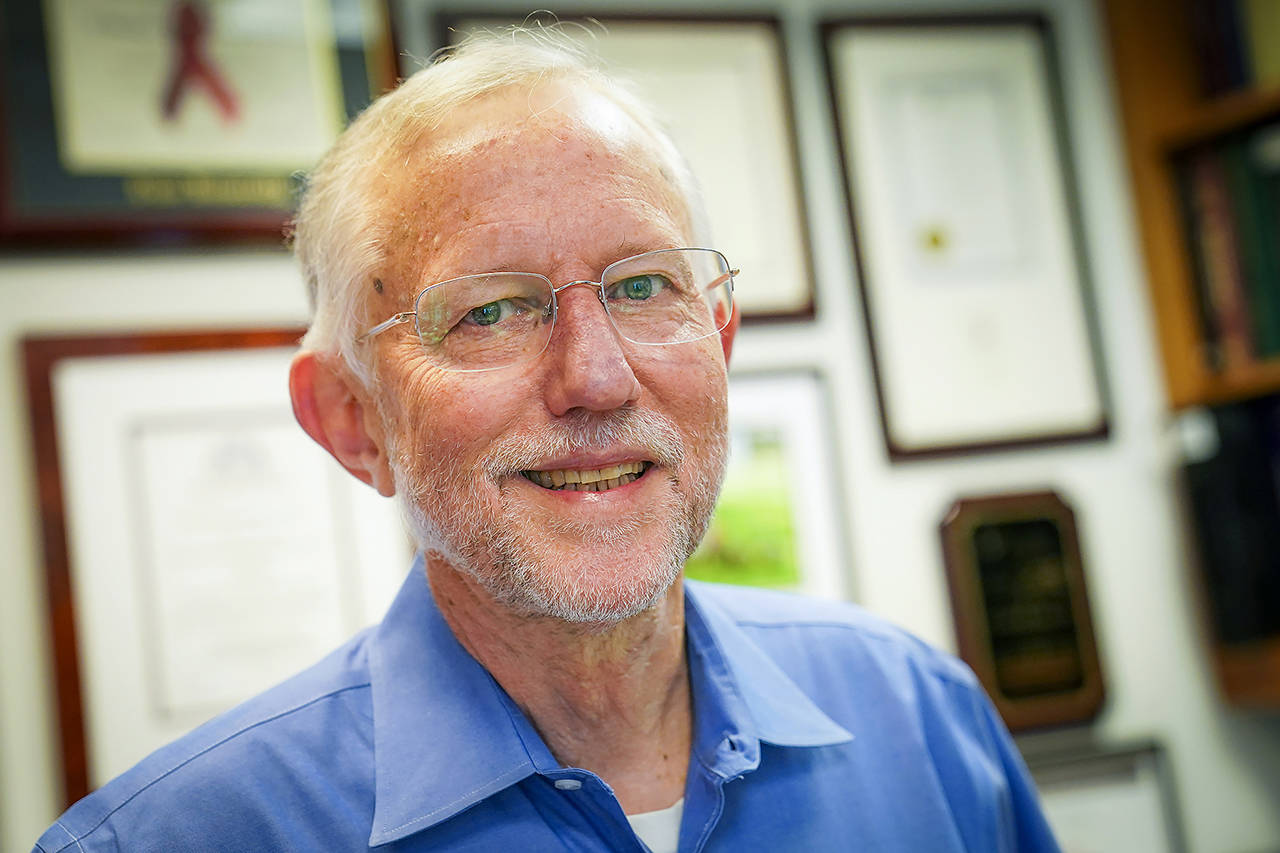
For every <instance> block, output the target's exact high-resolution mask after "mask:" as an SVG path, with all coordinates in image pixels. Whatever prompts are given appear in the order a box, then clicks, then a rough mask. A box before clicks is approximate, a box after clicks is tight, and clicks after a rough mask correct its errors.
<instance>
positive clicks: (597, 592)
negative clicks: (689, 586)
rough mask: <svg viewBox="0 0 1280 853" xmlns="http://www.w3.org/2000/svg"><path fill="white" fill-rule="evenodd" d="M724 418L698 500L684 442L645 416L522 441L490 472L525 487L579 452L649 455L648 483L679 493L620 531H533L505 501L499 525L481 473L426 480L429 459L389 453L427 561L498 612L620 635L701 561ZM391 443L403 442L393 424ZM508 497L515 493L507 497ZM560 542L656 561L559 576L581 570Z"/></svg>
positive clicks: (452, 470) (497, 450)
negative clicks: (650, 542) (684, 482)
mask: <svg viewBox="0 0 1280 853" xmlns="http://www.w3.org/2000/svg"><path fill="white" fill-rule="evenodd" d="M721 411H722V414H721V415H720V417H719V418H718V419H717V421H716V422H715V423H714V424H712V428H711V429H710V430H708V433H709V434H705V435H701V436H696V437H695V439H696V440H698V441H699V444H701V445H704V446H702V447H699V448H695V450H696V451H697V453H696V454H695V457H694V458H695V459H697V458H698V457H699V456H701V457H703V458H704V460H705V464H703V465H699V466H695V470H694V472H693V476H694V478H695V479H694V481H693V482H691V483H689V484H688V486H689V488H688V489H687V491H686V494H684V495H682V494H681V493H680V490H679V487H680V485H681V483H680V482H679V481H678V480H675V475H674V472H675V471H677V470H680V466H681V464H682V463H683V462H684V460H685V458H686V454H687V451H686V448H685V447H684V443H683V441H682V440H681V437H680V434H679V432H678V431H677V430H676V429H675V428H674V426H673V425H672V424H671V423H670V422H669V421H668V420H666V419H665V418H663V417H662V416H660V415H658V414H656V413H654V412H651V411H648V410H638V409H630V408H628V409H620V410H617V411H614V412H609V413H606V414H591V413H585V412H584V413H580V414H579V415H577V416H576V417H571V418H566V419H565V421H564V422H563V423H561V424H558V425H557V426H556V427H555V428H554V429H552V430H548V431H547V432H546V433H545V434H540V435H528V434H524V435H519V436H512V437H508V438H506V439H503V440H501V441H500V442H499V443H498V444H496V445H495V446H494V448H492V450H491V452H490V454H489V456H488V457H487V458H486V459H484V460H483V461H482V462H481V463H480V464H481V466H482V468H483V472H484V475H485V476H486V477H488V478H490V479H492V480H493V481H494V482H502V481H503V480H504V479H506V478H509V477H511V476H512V475H514V476H520V474H519V472H520V471H523V470H528V469H530V468H533V467H535V466H536V465H537V464H538V462H539V461H540V460H542V459H546V458H548V457H554V456H559V455H567V454H568V453H571V452H573V451H575V450H580V449H582V448H591V447H607V446H610V445H615V444H627V445H634V446H636V447H643V448H646V449H647V452H648V453H649V455H650V456H651V457H652V458H653V460H654V461H655V462H657V463H658V465H659V466H661V467H660V469H659V470H657V471H651V472H650V473H649V474H648V475H646V476H664V475H665V476H670V477H672V479H673V485H674V486H675V487H676V489H675V490H673V491H671V492H669V493H668V497H667V498H666V499H665V500H663V501H662V502H661V503H659V504H657V505H654V506H652V507H650V508H648V509H649V510H650V511H649V512H646V513H645V515H644V516H640V517H637V516H632V517H629V518H623V519H618V520H617V521H613V522H610V523H609V524H608V525H600V524H588V523H582V522H578V521H573V520H556V521H553V522H552V523H551V524H550V525H548V527H547V528H546V529H545V530H536V531H529V530H528V527H527V525H525V524H521V523H520V519H519V518H517V517H516V516H515V515H514V512H515V510H513V509H510V508H508V506H507V504H506V499H505V495H503V497H502V503H501V508H500V509H499V511H498V513H497V514H496V516H495V517H490V513H489V512H487V507H486V501H485V500H484V498H483V497H482V495H481V494H480V489H479V484H478V483H477V481H476V479H475V474H474V472H472V471H469V470H466V467H465V465H464V464H463V463H462V461H461V460H450V462H449V463H448V464H447V465H445V466H440V467H437V468H436V470H434V471H428V470H423V469H424V468H428V469H429V468H431V467H433V466H430V465H424V464H423V463H428V462H429V461H430V460H426V459H424V458H422V453H421V452H420V451H418V452H413V451H410V450H408V449H405V448H399V447H395V446H392V447H391V448H389V456H390V461H391V468H392V472H393V474H394V476H395V484H396V494H397V496H398V500H399V501H400V508H401V512H402V514H403V516H404V518H405V523H406V525H407V526H408V528H409V531H410V533H411V534H412V536H413V537H414V539H415V541H416V543H417V545H418V547H419V548H420V549H421V550H422V551H423V553H424V554H429V555H434V556H437V557H438V558H440V559H442V560H443V561H445V562H446V563H448V564H449V565H450V566H452V567H453V568H454V569H456V570H458V571H462V572H464V573H465V574H467V575H468V576H469V577H471V578H472V579H473V580H474V581H476V583H477V584H479V585H480V586H481V587H482V588H483V589H484V590H485V591H486V592H487V593H488V594H489V595H490V596H491V597H492V598H493V599H494V600H495V601H497V602H498V603H499V604H500V605H502V606H504V607H506V608H508V609H510V610H511V611H513V612H516V613H520V614H522V615H528V616H545V617H551V618H554V619H558V620H563V621H565V622H572V623H576V624H591V623H594V624H600V625H611V624H616V623H618V622H621V621H623V620H625V619H628V618H630V617H632V616H635V615H637V614H639V613H642V612H644V611H645V610H647V609H649V608H650V607H653V606H654V605H655V604H656V603H657V602H658V601H659V599H661V597H662V596H663V594H664V593H665V592H666V591H667V589H669V588H670V586H671V584H672V583H674V582H675V580H676V579H677V578H678V577H679V575H680V572H681V570H682V569H683V567H684V564H685V561H686V560H687V559H688V558H689V555H690V554H692V553H693V551H694V549H695V548H697V546H698V543H699V542H700V541H701V540H702V537H703V535H704V534H705V533H706V530H707V525H708V524H709V523H710V521H711V514H712V511H713V510H714V508H715V500H716V497H717V495H718V494H719V492H720V485H721V483H722V481H723V479H724V471H725V463H726V459H727V456H728V433H727V425H726V423H725V417H724V414H723V407H722V408H721ZM384 424H385V426H386V427H387V430H386V434H387V435H388V436H396V435H399V434H400V433H399V431H398V430H396V429H395V425H394V424H392V423H387V421H386V419H385V418H384ZM502 491H503V492H505V491H506V489H505V488H503V490H502ZM656 523H664V524H666V526H667V529H666V530H665V531H664V533H663V536H662V540H661V542H660V543H659V545H658V547H657V548H655V549H650V550H648V551H647V552H646V553H640V549H637V548H634V547H632V546H633V545H635V544H636V542H637V541H638V537H639V534H640V533H641V532H642V531H646V530H647V531H648V532H649V533H650V534H651V533H652V531H651V529H650V528H651V527H652V525H653V524H656ZM548 534H552V535H555V534H559V535H561V536H568V537H571V538H579V539H582V540H584V541H595V542H602V543H605V544H606V545H608V546H609V548H608V550H609V551H611V552H612V553H614V554H617V555H619V559H621V560H645V561H647V565H643V566H639V565H637V566H633V567H632V570H631V571H626V572H614V571H607V572H593V571H592V570H591V569H592V567H590V566H580V567H577V568H576V569H574V568H570V569H569V570H567V571H557V570H556V569H557V565H556V564H553V563H550V562H548V561H559V568H563V567H564V564H565V563H566V562H571V561H572V560H573V555H572V554H568V555H566V554H563V553H560V551H562V550H563V549H557V548H555V547H553V542H552V541H551V537H550V536H549V535H548Z"/></svg>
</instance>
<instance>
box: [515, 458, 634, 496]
mask: <svg viewBox="0 0 1280 853" xmlns="http://www.w3.org/2000/svg"><path fill="white" fill-rule="evenodd" d="M648 465H649V463H647V462H623V463H622V464H620V465H610V466H609V467H608V468H599V469H596V470H593V471H577V470H569V469H564V470H559V471H524V472H523V474H524V476H525V477H526V478H528V479H529V480H532V481H533V482H535V483H537V484H538V485H539V486H542V487H543V488H544V489H552V490H554V491H573V492H600V491H604V490H605V489H616V488H617V487H618V486H625V485H626V484H627V483H631V482H634V481H635V480H637V479H639V478H640V475H641V474H643V473H644V471H645V468H647V467H648Z"/></svg>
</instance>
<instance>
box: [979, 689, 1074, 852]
mask: <svg viewBox="0 0 1280 853" xmlns="http://www.w3.org/2000/svg"><path fill="white" fill-rule="evenodd" d="M977 701H978V704H979V706H980V707H979V710H980V713H981V715H982V723H983V725H985V727H986V729H987V732H988V734H989V738H990V743H991V748H992V750H993V751H994V757H995V758H996V759H997V760H998V761H999V763H1000V766H1001V767H1002V768H1003V769H1004V776H1005V779H1006V781H1007V782H1008V785H1009V798H1010V806H1011V811H1012V814H1011V822H1012V824H1013V826H1012V829H1013V834H1014V841H1013V846H1012V849H1013V850H1017V851H1019V853H1041V851H1043V853H1061V850H1060V848H1059V847H1058V842H1057V841H1056V840H1055V839H1054V837H1053V830H1052V829H1050V828H1049V822H1048V820H1046V819H1045V816H1044V810H1043V809H1042V808H1041V806H1040V795H1039V793H1038V791H1037V790H1036V786H1035V782H1034V781H1032V779H1031V773H1030V771H1029V770H1027V765H1026V762H1024V761H1023V760H1022V754H1021V753H1020V752H1019V751H1018V747H1017V746H1016V745H1015V744H1014V742H1013V736H1012V735H1010V734H1009V729H1008V728H1006V727H1005V724H1004V721H1003V720H1001V719H1000V715H999V714H997V713H996V709H995V707H994V706H993V705H992V703H991V700H990V699H989V698H988V697H987V694H986V693H985V692H983V691H982V690H981V688H979V689H978V691H977Z"/></svg>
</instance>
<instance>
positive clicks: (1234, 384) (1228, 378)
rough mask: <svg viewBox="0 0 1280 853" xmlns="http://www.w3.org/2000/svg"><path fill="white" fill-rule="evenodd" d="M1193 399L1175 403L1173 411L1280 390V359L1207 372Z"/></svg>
mask: <svg viewBox="0 0 1280 853" xmlns="http://www.w3.org/2000/svg"><path fill="white" fill-rule="evenodd" d="M1207 377H1208V378H1207V379H1206V381H1205V383H1204V385H1203V386H1202V387H1200V388H1199V389H1197V390H1196V392H1195V394H1194V395H1193V400H1192V401H1189V402H1184V403H1182V404H1180V405H1174V406H1172V408H1173V409H1174V410H1179V409H1185V408H1190V407H1192V406H1203V405H1217V404H1219V403H1236V402H1239V401H1241V400H1249V399H1252V398H1254V397H1261V396H1264V395H1266V394H1274V393H1277V392H1280V359H1274V360H1271V361H1259V362H1255V363H1252V364H1245V365H1240V366H1238V367H1232V368H1229V369H1227V370H1224V371H1222V372H1221V373H1211V374H1207Z"/></svg>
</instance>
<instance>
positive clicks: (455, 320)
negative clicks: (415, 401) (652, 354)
mask: <svg viewBox="0 0 1280 853" xmlns="http://www.w3.org/2000/svg"><path fill="white" fill-rule="evenodd" d="M601 293H602V294H603V301H604V303H605V308H606V312H607V314H608V315H609V319H610V320H611V321H612V323H613V325H614V327H615V328H616V329H617V330H618V333H619V334H620V335H622V336H623V337H624V338H626V339H628V340H630V341H633V342H635V343H639V344H673V343H682V342H685V341H693V340H698V339H700V338H704V337H707V336H709V335H713V334H715V333H716V332H718V331H720V330H721V329H723V328H724V327H725V325H727V324H728V322H729V316H730V314H731V313H732V284H731V277H730V275H729V265H728V262H727V261H725V259H724V256H723V255H721V254H720V253H719V252H716V251H714V250H712V249H665V250H660V251H656V252H648V253H645V254H643V255H637V256H635V257H632V258H626V259H624V260H621V261H618V262H617V263H614V264H611V265H610V266H608V267H607V268H605V270H604V275H603V277H602V282H601ZM554 301H555V297H554V295H553V288H552V284H551V282H550V281H549V280H548V279H546V278H545V277H543V276H541V275H537V274H534V273H518V272H503V273H486V274H481V275H470V276H463V277H461V278H456V279H451V280H449V281H445V282H441V283H439V284H435V285H432V286H431V287H428V288H427V289H426V290H424V291H422V293H421V294H419V296H418V300H417V305H416V311H417V321H418V322H417V325H418V334H419V336H420V337H421V339H422V344H423V346H424V347H426V348H427V350H428V352H430V353H431V355H432V357H433V360H435V361H436V362H437V363H438V364H439V365H440V366H442V367H446V368H451V369H454V370H489V369H493V368H496V367H504V366H507V365H510V364H514V363H517V362H520V361H524V360H526V359H530V358H534V357H536V356H537V355H538V354H539V353H541V352H542V350H543V349H545V348H546V345H547V343H548V342H549V341H550V339H551V330H552V325H553V321H554V308H553V306H554Z"/></svg>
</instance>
